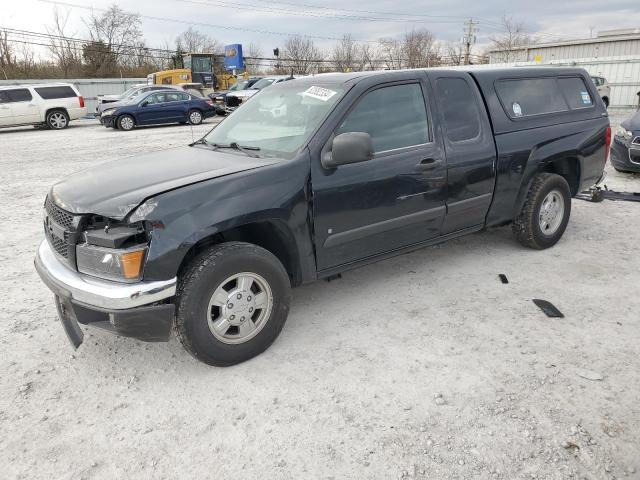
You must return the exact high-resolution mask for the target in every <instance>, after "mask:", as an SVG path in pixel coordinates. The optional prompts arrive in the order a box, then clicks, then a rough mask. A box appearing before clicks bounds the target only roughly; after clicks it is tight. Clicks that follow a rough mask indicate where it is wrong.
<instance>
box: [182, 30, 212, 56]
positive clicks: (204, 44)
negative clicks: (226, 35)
mask: <svg viewBox="0 0 640 480" xmlns="http://www.w3.org/2000/svg"><path fill="white" fill-rule="evenodd" d="M222 50H223V45H222V43H221V42H219V41H218V40H216V39H215V38H213V37H210V36H209V35H207V34H206V33H203V32H200V31H199V30H196V29H195V28H193V27H189V28H188V29H186V30H185V31H184V32H182V33H181V34H180V35H178V36H177V37H176V51H182V52H187V53H221V52H222Z"/></svg>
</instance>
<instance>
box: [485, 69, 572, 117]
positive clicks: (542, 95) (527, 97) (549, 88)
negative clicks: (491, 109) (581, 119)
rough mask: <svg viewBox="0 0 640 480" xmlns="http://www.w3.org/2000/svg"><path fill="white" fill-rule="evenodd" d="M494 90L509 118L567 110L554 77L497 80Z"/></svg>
mask: <svg viewBox="0 0 640 480" xmlns="http://www.w3.org/2000/svg"><path fill="white" fill-rule="evenodd" d="M496 91H497V92H498V97H500V101H501V102H502V105H503V107H504V109H505V111H506V112H507V115H509V116H510V117H511V118H520V117H530V116H533V115H543V114H545V113H559V112H566V111H568V110H569V106H568V105H567V102H566V101H565V99H564V97H563V95H562V93H561V91H560V87H559V86H558V83H557V81H556V78H523V79H514V80H499V81H497V82H496Z"/></svg>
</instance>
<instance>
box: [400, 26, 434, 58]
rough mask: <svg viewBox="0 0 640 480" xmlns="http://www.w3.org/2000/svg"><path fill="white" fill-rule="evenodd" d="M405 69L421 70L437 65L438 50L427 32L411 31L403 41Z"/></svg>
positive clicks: (431, 36) (423, 30)
mask: <svg viewBox="0 0 640 480" xmlns="http://www.w3.org/2000/svg"><path fill="white" fill-rule="evenodd" d="M403 51H404V56H405V63H404V67H405V68H422V67H433V66H437V65H439V63H440V62H439V55H438V48H437V44H436V41H435V38H434V36H433V34H432V33H431V32H430V31H429V30H425V29H422V30H411V31H410V32H407V33H405V35H404V41H403Z"/></svg>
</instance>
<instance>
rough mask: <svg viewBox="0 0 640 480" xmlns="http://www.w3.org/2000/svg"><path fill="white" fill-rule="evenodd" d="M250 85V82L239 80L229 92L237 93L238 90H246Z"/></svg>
mask: <svg viewBox="0 0 640 480" xmlns="http://www.w3.org/2000/svg"><path fill="white" fill-rule="evenodd" d="M248 83H249V80H242V81H240V80H238V81H237V82H236V83H235V84H234V85H233V86H232V87H231V88H230V89H229V91H232V92H235V91H236V90H244V89H245V88H247V84H248Z"/></svg>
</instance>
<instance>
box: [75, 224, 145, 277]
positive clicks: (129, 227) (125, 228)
mask: <svg viewBox="0 0 640 480" xmlns="http://www.w3.org/2000/svg"><path fill="white" fill-rule="evenodd" d="M89 223H90V224H89V226H88V228H87V230H85V232H84V234H83V236H84V243H80V244H78V245H76V263H77V266H78V271H79V272H80V273H84V274H86V275H91V276H92V277H98V278H103V279H105V280H113V281H117V282H137V281H140V280H141V279H142V273H143V269H144V261H145V258H146V255H147V250H148V236H147V232H146V231H145V228H144V226H143V224H142V223H137V224H120V223H117V222H113V221H110V220H108V219H104V218H103V217H98V216H96V217H94V218H92V219H91V221H90V222H89Z"/></svg>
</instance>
